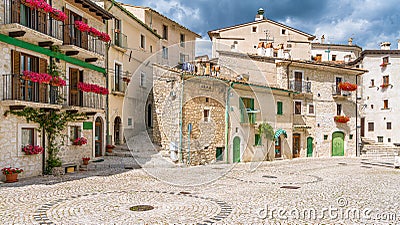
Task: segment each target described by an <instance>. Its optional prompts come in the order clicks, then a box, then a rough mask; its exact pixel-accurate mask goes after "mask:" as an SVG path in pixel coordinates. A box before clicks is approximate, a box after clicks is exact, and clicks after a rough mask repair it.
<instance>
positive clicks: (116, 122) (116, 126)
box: [114, 116, 121, 145]
mask: <svg viewBox="0 0 400 225" xmlns="http://www.w3.org/2000/svg"><path fill="white" fill-rule="evenodd" d="M120 135H121V118H120V117H119V116H118V117H116V118H115V120H114V144H116V145H119V144H121V139H120Z"/></svg>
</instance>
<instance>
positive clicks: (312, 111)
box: [308, 104, 315, 115]
mask: <svg viewBox="0 0 400 225" xmlns="http://www.w3.org/2000/svg"><path fill="white" fill-rule="evenodd" d="M314 113H315V111H314V104H309V105H308V114H311V115H314Z"/></svg>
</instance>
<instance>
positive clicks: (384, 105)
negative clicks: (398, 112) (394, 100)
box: [383, 100, 389, 109]
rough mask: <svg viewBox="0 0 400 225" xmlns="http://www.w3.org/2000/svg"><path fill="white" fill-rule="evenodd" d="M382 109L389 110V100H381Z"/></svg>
mask: <svg viewBox="0 0 400 225" xmlns="http://www.w3.org/2000/svg"><path fill="white" fill-rule="evenodd" d="M383 109H389V100H383Z"/></svg>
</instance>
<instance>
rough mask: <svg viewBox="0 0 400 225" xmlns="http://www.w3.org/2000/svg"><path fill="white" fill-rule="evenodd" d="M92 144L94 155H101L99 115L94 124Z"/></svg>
mask: <svg viewBox="0 0 400 225" xmlns="http://www.w3.org/2000/svg"><path fill="white" fill-rule="evenodd" d="M94 146H95V156H96V157H100V156H102V155H103V123H102V121H101V119H100V118H99V117H97V119H96V122H95V126H94Z"/></svg>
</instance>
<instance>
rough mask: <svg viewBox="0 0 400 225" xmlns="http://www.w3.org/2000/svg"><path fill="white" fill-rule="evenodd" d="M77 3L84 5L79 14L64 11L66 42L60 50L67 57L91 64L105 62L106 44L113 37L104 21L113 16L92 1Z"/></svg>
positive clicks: (74, 11) (64, 39)
mask: <svg viewBox="0 0 400 225" xmlns="http://www.w3.org/2000/svg"><path fill="white" fill-rule="evenodd" d="M75 3H77V4H81V5H82V8H81V10H80V11H79V12H78V11H76V10H72V9H69V8H65V9H64V13H65V15H66V17H67V19H66V21H65V23H64V35H63V41H64V42H63V45H62V46H60V50H61V51H63V52H64V53H65V54H66V55H67V56H72V57H76V58H79V59H82V60H84V61H85V62H89V63H90V62H96V61H97V60H99V59H100V60H103V59H104V56H105V54H106V44H109V43H110V41H111V37H110V36H109V35H108V33H107V32H106V31H105V30H106V29H105V28H106V25H105V23H104V21H105V20H109V19H111V18H113V16H112V15H111V14H110V13H109V12H108V11H106V10H104V9H103V8H101V7H100V6H98V5H97V4H95V3H94V2H92V1H90V0H79V1H75Z"/></svg>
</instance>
